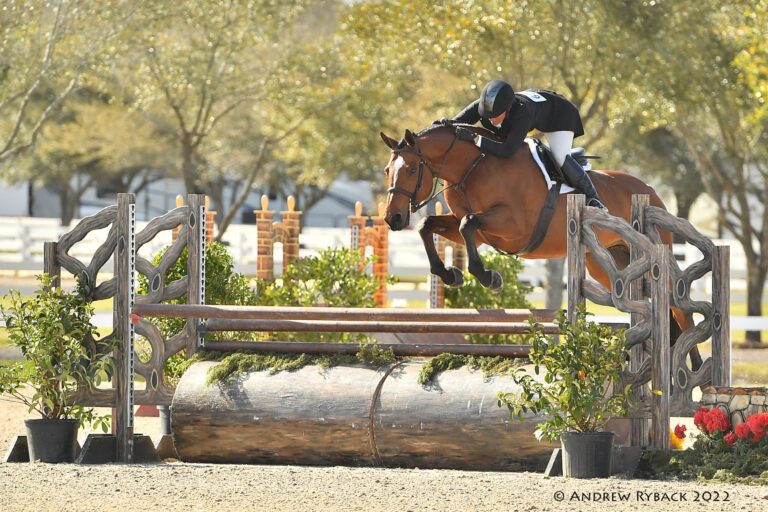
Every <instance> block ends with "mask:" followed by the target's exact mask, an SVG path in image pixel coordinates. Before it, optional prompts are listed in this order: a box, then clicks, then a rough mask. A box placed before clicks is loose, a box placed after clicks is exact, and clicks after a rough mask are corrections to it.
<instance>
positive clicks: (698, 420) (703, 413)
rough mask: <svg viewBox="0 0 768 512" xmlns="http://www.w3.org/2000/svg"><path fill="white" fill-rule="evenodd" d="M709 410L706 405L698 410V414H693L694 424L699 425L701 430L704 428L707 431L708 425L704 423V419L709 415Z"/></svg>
mask: <svg viewBox="0 0 768 512" xmlns="http://www.w3.org/2000/svg"><path fill="white" fill-rule="evenodd" d="M708 412H709V409H707V408H706V407H702V408H700V409H699V410H698V411H696V414H694V415H693V424H694V425H696V426H697V427H699V430H702V431H704V432H705V433H706V427H705V425H704V420H705V418H706V417H707V413H708Z"/></svg>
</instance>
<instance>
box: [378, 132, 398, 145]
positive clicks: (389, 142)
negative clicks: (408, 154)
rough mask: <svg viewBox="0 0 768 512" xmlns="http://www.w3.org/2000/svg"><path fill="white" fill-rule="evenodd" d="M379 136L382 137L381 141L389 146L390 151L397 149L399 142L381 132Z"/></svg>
mask: <svg viewBox="0 0 768 512" xmlns="http://www.w3.org/2000/svg"><path fill="white" fill-rule="evenodd" d="M379 135H381V140H383V141H384V144H386V145H387V146H389V149H395V148H396V147H397V141H396V140H395V139H393V138H392V137H387V136H386V135H385V134H384V132H379Z"/></svg>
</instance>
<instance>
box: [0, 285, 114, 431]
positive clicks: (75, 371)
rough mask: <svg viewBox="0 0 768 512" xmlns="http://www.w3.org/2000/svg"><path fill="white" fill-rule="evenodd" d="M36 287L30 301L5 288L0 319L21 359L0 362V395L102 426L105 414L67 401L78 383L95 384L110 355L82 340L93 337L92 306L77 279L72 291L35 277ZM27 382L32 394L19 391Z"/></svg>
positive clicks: (109, 366) (108, 369)
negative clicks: (92, 349) (5, 363)
mask: <svg viewBox="0 0 768 512" xmlns="http://www.w3.org/2000/svg"><path fill="white" fill-rule="evenodd" d="M38 281H39V282H40V289H39V290H37V292H36V293H35V297H34V298H33V299H31V300H27V299H22V297H21V295H20V293H19V292H18V291H16V290H11V292H10V294H9V295H8V296H6V300H8V305H7V306H6V307H5V308H4V309H3V311H2V313H1V314H2V318H3V320H4V321H5V324H6V328H7V330H8V337H9V338H10V340H11V343H12V344H13V345H14V346H16V347H18V348H20V349H21V353H22V355H23V356H24V358H25V360H24V361H22V362H13V363H11V364H10V365H8V366H0V394H3V395H7V396H8V397H9V398H10V399H11V400H15V401H18V402H21V403H23V404H25V405H27V406H28V407H29V410H30V411H33V410H34V411H37V412H38V413H40V414H41V415H42V416H43V418H49V419H56V418H71V419H77V420H78V421H79V422H80V425H81V426H82V425H84V424H86V423H89V424H93V425H94V426H100V427H101V428H102V430H104V431H105V432H106V431H107V428H108V425H109V421H108V420H109V416H101V415H98V414H96V413H94V412H93V409H85V408H84V407H83V406H81V405H72V404H70V403H69V399H70V398H71V396H72V395H73V394H74V393H75V392H76V391H77V389H78V385H84V386H91V387H95V386H98V385H99V384H100V383H101V376H102V374H103V373H106V374H107V375H111V374H112V372H113V367H114V360H113V359H112V357H110V356H109V355H107V354H89V351H88V349H87V348H86V342H87V341H88V340H91V341H92V340H93V339H94V337H95V336H96V328H95V327H94V326H93V324H91V317H92V316H93V306H92V305H91V304H90V303H89V302H88V299H87V298H86V293H85V290H84V285H83V283H81V282H79V283H78V289H77V291H76V292H75V293H69V292H66V291H64V290H62V289H61V288H53V287H51V282H52V279H51V278H50V277H49V276H47V275H46V274H41V275H39V276H38ZM25 386H30V387H31V388H32V390H33V394H32V396H28V395H27V393H26V392H25V390H24V387H25Z"/></svg>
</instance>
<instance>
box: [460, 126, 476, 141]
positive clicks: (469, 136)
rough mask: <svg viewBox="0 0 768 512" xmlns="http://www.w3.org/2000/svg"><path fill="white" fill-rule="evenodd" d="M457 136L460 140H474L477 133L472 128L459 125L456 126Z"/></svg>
mask: <svg viewBox="0 0 768 512" xmlns="http://www.w3.org/2000/svg"><path fill="white" fill-rule="evenodd" d="M456 137H457V138H458V139H459V140H466V141H469V142H474V141H475V137H476V134H475V132H473V131H472V130H470V129H468V128H464V127H463V126H457V127H456Z"/></svg>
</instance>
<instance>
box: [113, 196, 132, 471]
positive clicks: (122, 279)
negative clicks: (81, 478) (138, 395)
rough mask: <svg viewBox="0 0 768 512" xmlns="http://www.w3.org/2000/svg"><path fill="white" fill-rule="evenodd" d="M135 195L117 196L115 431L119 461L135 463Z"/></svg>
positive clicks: (114, 312)
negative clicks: (133, 318)
mask: <svg viewBox="0 0 768 512" xmlns="http://www.w3.org/2000/svg"><path fill="white" fill-rule="evenodd" d="M135 201H136V199H135V196H134V195H133V194H118V195H117V233H118V234H117V249H116V254H115V275H116V277H117V279H116V280H117V290H116V292H115V298H114V306H113V324H114V329H115V337H116V339H117V340H119V343H118V345H117V348H116V350H115V359H116V361H117V365H116V368H115V385H116V388H117V397H116V404H115V416H114V421H115V425H114V431H115V435H116V436H117V443H116V445H117V446H116V454H115V455H116V460H117V461H118V462H124V463H130V462H133V403H134V397H133V364H134V347H133V342H134V327H133V323H132V322H131V319H130V313H131V308H132V307H133V302H134V290H135V281H134V280H135V277H134V276H135V267H136V204H135Z"/></svg>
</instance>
